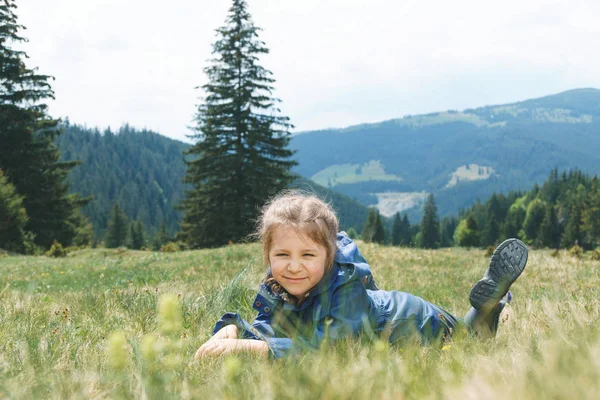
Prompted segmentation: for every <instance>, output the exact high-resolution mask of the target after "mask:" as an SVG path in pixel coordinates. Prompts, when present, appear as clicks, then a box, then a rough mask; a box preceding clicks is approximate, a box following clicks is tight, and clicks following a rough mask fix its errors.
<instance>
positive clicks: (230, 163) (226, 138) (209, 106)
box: [180, 0, 295, 248]
mask: <svg viewBox="0 0 600 400" xmlns="http://www.w3.org/2000/svg"><path fill="white" fill-rule="evenodd" d="M259 31H260V28H258V27H256V26H254V23H253V21H252V19H251V16H250V14H249V13H248V11H247V5H246V1H245V0H233V5H232V6H231V8H230V9H229V13H228V15H227V19H226V21H225V25H224V26H223V27H221V28H219V29H217V36H218V39H217V41H216V42H215V43H214V45H213V54H215V58H213V59H212V60H210V65H209V66H208V67H206V68H205V70H204V72H205V73H206V74H207V76H208V83H207V84H205V85H204V86H202V88H203V90H204V92H205V97H204V102H203V103H202V104H201V105H200V106H199V107H198V113H197V116H196V127H195V134H194V135H193V136H192V137H193V138H195V139H197V140H198V141H197V143H196V144H195V145H194V146H193V147H192V148H191V149H190V150H189V151H188V152H187V153H186V154H187V155H188V157H189V160H188V161H187V173H186V177H185V182H187V183H189V184H190V185H191V187H192V188H191V189H190V190H189V191H188V192H187V193H186V197H185V199H184V200H183V202H182V204H181V209H182V210H184V211H185V216H184V220H183V223H182V230H181V234H180V235H181V238H182V239H183V240H185V241H186V242H187V244H188V245H189V246H190V247H192V248H197V247H212V246H219V245H223V244H226V243H227V242H228V241H229V240H232V241H234V242H235V241H239V240H241V239H243V238H244V237H245V236H246V235H247V234H248V233H250V232H251V231H252V228H253V223H254V220H255V218H256V216H257V212H258V209H259V206H261V205H262V204H263V203H264V202H265V201H266V200H267V199H268V198H269V197H270V196H271V195H273V194H275V193H276V192H278V191H279V190H281V189H283V188H285V187H287V186H288V185H289V184H290V183H291V182H292V180H293V178H292V176H291V174H290V169H291V167H292V166H294V165H295V162H294V161H292V160H291V158H290V157H291V156H292V155H293V152H292V151H291V150H289V149H287V145H288V142H289V138H290V132H289V130H290V128H291V127H292V125H291V124H290V123H289V119H288V118H287V117H284V116H280V115H278V114H279V111H280V110H279V109H278V108H277V103H278V102H279V101H280V100H278V99H276V98H274V97H273V96H272V92H273V83H274V82H275V80H274V79H273V78H272V76H271V75H272V74H271V72H270V71H268V70H266V69H265V68H263V67H262V66H260V65H259V63H258V61H259V57H260V56H261V55H263V54H267V53H268V52H269V50H268V49H267V47H266V46H265V44H264V42H262V41H260V40H259V39H258V32H259Z"/></svg>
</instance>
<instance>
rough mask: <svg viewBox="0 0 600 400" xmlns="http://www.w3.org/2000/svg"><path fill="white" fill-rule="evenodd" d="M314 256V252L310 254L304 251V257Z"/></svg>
mask: <svg viewBox="0 0 600 400" xmlns="http://www.w3.org/2000/svg"><path fill="white" fill-rule="evenodd" d="M314 256H315V255H314V254H310V253H306V254H305V255H304V257H314Z"/></svg>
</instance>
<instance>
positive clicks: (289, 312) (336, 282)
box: [196, 192, 527, 358]
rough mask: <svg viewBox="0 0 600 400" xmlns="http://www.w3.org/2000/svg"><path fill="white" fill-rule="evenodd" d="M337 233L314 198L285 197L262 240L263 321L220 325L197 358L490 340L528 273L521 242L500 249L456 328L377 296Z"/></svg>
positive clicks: (453, 322) (327, 210)
mask: <svg viewBox="0 0 600 400" xmlns="http://www.w3.org/2000/svg"><path fill="white" fill-rule="evenodd" d="M338 227H339V224H338V219H337V217H336V215H335V212H334V211H333V209H332V208H331V207H330V206H329V205H328V204H326V203H324V202H323V201H322V200H320V199H319V198H317V197H315V196H313V195H306V194H303V193H300V192H286V193H283V194H282V195H280V196H278V197H276V198H274V199H273V200H272V201H270V202H269V203H268V204H267V205H265V207H264V208H263V212H262V215H261V218H260V223H259V228H258V232H257V236H259V237H260V239H261V240H262V243H263V256H264V261H265V264H267V265H269V268H268V269H267V273H266V277H265V278H264V280H263V281H262V283H261V284H260V286H259V290H258V295H257V296H256V299H255V300H254V304H253V308H254V309H256V310H257V311H258V316H257V317H256V319H255V320H254V322H253V323H252V325H250V324H249V323H248V322H246V321H244V320H243V319H242V318H241V317H240V316H239V315H238V314H236V313H226V314H225V315H223V317H222V318H221V319H220V320H219V321H218V322H217V324H216V326H215V329H214V332H213V334H214V335H213V337H212V338H211V339H210V340H209V341H207V342H206V343H204V344H203V345H202V346H201V347H200V348H199V349H198V351H197V352H196V358H199V357H204V356H217V355H222V354H228V353H234V352H254V353H258V354H262V355H265V356H270V357H274V358H280V357H283V356H286V355H290V354H294V353H298V352H302V351H305V350H316V349H318V348H319V346H320V344H321V343H322V342H323V340H325V339H326V338H327V340H337V339H341V338H345V337H349V336H357V335H359V334H363V335H366V336H367V337H370V338H383V339H385V340H388V341H389V342H390V343H394V342H403V341H406V340H414V339H415V338H416V339H417V340H418V341H419V342H421V343H432V342H437V341H442V340H448V339H450V337H451V336H452V334H453V333H454V332H455V330H456V329H460V328H461V327H466V328H467V329H469V330H470V331H472V332H474V333H475V334H477V335H479V336H483V337H492V336H494V335H495V333H496V330H497V327H498V318H499V315H500V312H501V311H502V309H503V308H504V306H505V304H506V303H507V302H509V301H510V299H511V297H512V296H511V295H510V292H508V288H509V287H510V285H511V284H512V283H513V282H514V281H515V280H516V279H517V278H518V276H519V275H520V274H521V272H522V271H523V269H524V268H525V264H526V263H527V248H526V247H525V245H524V244H523V243H522V242H521V241H519V240H517V239H508V240H506V241H505V242H503V243H502V244H501V245H500V246H498V248H497V249H496V251H495V252H494V254H493V256H492V258H491V262H490V266H489V269H488V271H487V273H486V275H485V276H484V277H483V278H482V279H481V280H480V281H479V282H477V283H476V284H475V286H474V287H473V289H472V290H471V293H470V295H469V300H470V303H471V305H472V307H471V309H470V310H469V311H468V312H467V315H466V316H465V318H464V319H460V318H457V317H455V316H453V315H452V314H450V313H448V312H447V311H446V310H444V309H442V308H441V307H438V306H436V305H433V304H431V303H428V302H427V301H425V300H423V299H421V298H419V297H416V296H413V295H411V294H409V293H404V292H399V291H384V290H379V289H378V288H377V286H376V285H375V282H374V280H373V276H372V274H371V270H370V268H369V265H368V264H367V262H366V261H365V259H364V257H363V256H362V254H361V253H360V251H359V250H358V248H357V247H356V244H355V243H354V242H353V241H352V240H351V239H350V238H348V236H347V235H346V234H345V233H344V232H341V233H338Z"/></svg>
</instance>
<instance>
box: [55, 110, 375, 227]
mask: <svg viewBox="0 0 600 400" xmlns="http://www.w3.org/2000/svg"><path fill="white" fill-rule="evenodd" d="M55 144H56V145H57V146H58V147H59V149H60V153H61V159H63V160H79V161H81V164H80V165H79V166H77V167H75V168H74V169H73V170H72V171H71V173H70V174H69V182H70V189H71V192H79V193H80V194H81V195H82V196H85V197H87V196H92V197H93V200H92V201H90V203H89V204H88V205H87V206H86V207H85V208H84V210H83V211H84V213H85V214H86V215H87V216H88V218H89V219H90V221H91V222H92V225H93V227H94V232H95V235H96V237H99V238H101V237H103V236H104V232H105V230H106V225H107V221H108V217H109V215H110V211H111V208H112V207H113V205H114V204H115V203H118V204H119V206H120V207H121V208H122V209H123V210H124V212H125V214H126V215H127V216H128V218H129V219H130V220H136V219H139V220H140V221H142V222H143V223H144V227H145V228H146V230H147V231H149V232H157V231H158V230H159V228H160V225H161V224H162V221H163V219H164V221H165V223H166V226H167V230H168V232H169V233H170V234H171V235H173V234H174V233H175V232H177V231H178V230H179V222H180V221H181V218H182V215H181V213H180V212H179V211H178V210H176V209H175V207H176V205H177V204H178V203H179V201H180V199H181V198H182V196H183V192H184V190H185V186H184V184H183V183H182V179H183V176H184V174H185V164H184V162H183V154H182V153H183V151H185V150H186V149H188V148H189V147H190V145H189V144H186V143H183V142H180V141H177V140H173V139H169V138H167V137H165V136H162V135H160V134H158V133H156V132H152V131H149V130H145V129H144V130H136V129H134V128H132V127H130V126H128V125H125V126H123V127H122V128H121V129H119V131H118V132H116V133H113V132H111V131H110V130H105V131H104V132H102V133H101V132H100V131H99V130H98V129H89V128H86V127H82V126H78V125H72V124H69V123H68V122H67V123H65V124H64V129H63V133H62V134H61V135H59V136H57V138H56V140H55ZM293 186H294V187H297V188H300V189H304V190H308V191H312V192H315V193H317V194H319V195H320V196H321V197H322V198H324V199H326V200H328V201H330V202H331V203H332V205H333V206H334V208H335V209H336V211H337V213H338V215H339V217H340V221H341V225H342V228H343V229H349V228H351V227H354V228H355V229H356V230H358V231H360V230H361V229H362V226H363V224H364V221H365V220H366V218H367V214H368V208H367V207H366V206H365V205H363V204H361V203H359V202H357V201H355V200H353V199H351V198H349V197H347V196H345V195H343V194H340V193H337V192H334V191H331V190H329V189H327V188H324V187H322V186H320V185H318V184H316V183H314V182H312V181H309V180H306V179H302V178H299V179H298V180H297V181H296V182H295V183H294V185H293Z"/></svg>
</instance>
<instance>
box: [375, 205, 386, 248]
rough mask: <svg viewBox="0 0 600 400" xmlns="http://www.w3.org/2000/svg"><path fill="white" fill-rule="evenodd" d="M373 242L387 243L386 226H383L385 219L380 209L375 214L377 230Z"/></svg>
mask: <svg viewBox="0 0 600 400" xmlns="http://www.w3.org/2000/svg"><path fill="white" fill-rule="evenodd" d="M373 242H374V243H379V244H384V243H385V228H384V227H383V220H382V219H381V214H379V210H377V211H376V214H375V232H373Z"/></svg>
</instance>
